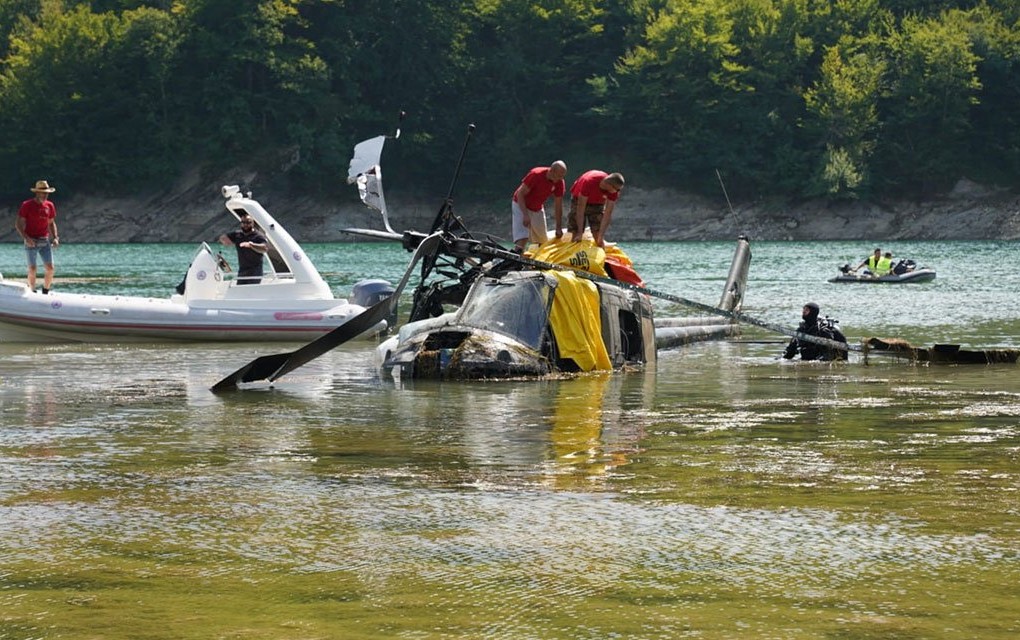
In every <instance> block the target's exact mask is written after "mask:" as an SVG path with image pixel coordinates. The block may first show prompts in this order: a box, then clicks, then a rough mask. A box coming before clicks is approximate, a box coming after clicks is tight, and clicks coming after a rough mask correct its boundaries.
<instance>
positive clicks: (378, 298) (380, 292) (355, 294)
mask: <svg viewBox="0 0 1020 640" xmlns="http://www.w3.org/2000/svg"><path fill="white" fill-rule="evenodd" d="M395 290H396V289H394V287H393V285H392V284H390V283H389V282H387V281H386V280H380V279H375V278H373V279H368V280H361V281H359V282H356V283H355V284H354V287H352V288H351V302H352V303H354V304H358V305H361V306H363V307H365V308H368V307H371V306H372V305H374V304H376V303H378V302H382V301H383V300H385V299H387V298H389V297H390V296H392V295H393V292H394V291H395ZM386 324H387V325H388V326H389V328H390V329H393V328H395V327H396V326H397V310H396V307H394V308H393V313H392V314H391V315H390V316H389V317H387V318H386Z"/></svg>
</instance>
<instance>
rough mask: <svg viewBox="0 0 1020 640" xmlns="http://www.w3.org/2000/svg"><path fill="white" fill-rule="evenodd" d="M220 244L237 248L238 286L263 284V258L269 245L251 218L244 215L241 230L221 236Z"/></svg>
mask: <svg viewBox="0 0 1020 640" xmlns="http://www.w3.org/2000/svg"><path fill="white" fill-rule="evenodd" d="M220 244H222V245H223V246H226V247H229V246H230V245H233V246H235V247H236V248H237V284H258V283H259V282H262V256H263V255H265V253H266V252H267V251H269V244H268V242H266V238H265V236H263V235H262V234H261V233H259V232H258V231H257V230H256V229H255V221H254V220H252V218H251V216H249V215H248V214H242V215H241V229H240V230H239V231H231V232H230V233H224V234H223V235H221V236H220Z"/></svg>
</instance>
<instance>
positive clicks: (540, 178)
mask: <svg viewBox="0 0 1020 640" xmlns="http://www.w3.org/2000/svg"><path fill="white" fill-rule="evenodd" d="M548 173H549V167H535V168H534V169H532V170H531V171H529V172H528V173H527V174H525V176H524V178H522V179H521V182H522V183H523V184H526V185H528V195H526V196H524V207H525V208H526V209H528V210H529V211H539V210H541V209H542V206H543V205H544V204H545V201H546V200H548V199H549V196H551V195H552V196H557V197H561V198H562V197H563V194H564V193H566V191H567V183H566V182H564V181H563V180H562V179H560V180H557V181H556V182H552V181H551V180H549V178H548V176H547V174H548ZM513 199H514V202H517V190H516V189H515V190H514V198H513Z"/></svg>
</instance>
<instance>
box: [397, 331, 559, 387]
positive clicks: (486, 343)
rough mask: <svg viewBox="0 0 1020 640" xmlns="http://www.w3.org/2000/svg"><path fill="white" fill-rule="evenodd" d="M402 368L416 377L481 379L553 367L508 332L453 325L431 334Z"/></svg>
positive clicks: (537, 373) (542, 371) (540, 372)
mask: <svg viewBox="0 0 1020 640" xmlns="http://www.w3.org/2000/svg"><path fill="white" fill-rule="evenodd" d="M403 369H404V372H405V373H407V372H409V373H410V375H411V377H413V378H443V379H478V378H515V377H525V376H541V375H546V374H548V373H550V372H551V370H552V367H551V365H550V363H549V361H548V359H546V358H545V357H543V356H542V355H541V354H539V353H538V352H537V351H534V350H532V349H529V348H527V347H525V346H523V345H521V344H520V343H517V342H516V341H513V340H509V339H507V338H506V336H503V335H500V334H498V333H495V332H491V331H485V330H480V329H473V330H470V331H467V330H464V331H461V330H455V329H451V330H447V331H436V332H433V333H431V334H429V335H428V336H427V337H426V339H425V340H424V341H423V342H422V344H421V347H420V348H419V349H418V351H417V352H416V353H415V355H414V359H413V361H412V362H411V363H410V367H407V366H405V367H403Z"/></svg>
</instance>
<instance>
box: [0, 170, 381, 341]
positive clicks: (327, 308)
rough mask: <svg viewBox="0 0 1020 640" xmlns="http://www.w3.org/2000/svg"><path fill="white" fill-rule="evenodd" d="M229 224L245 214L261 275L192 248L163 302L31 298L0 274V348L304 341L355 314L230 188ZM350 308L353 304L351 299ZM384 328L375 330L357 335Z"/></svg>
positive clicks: (293, 245) (261, 212)
mask: <svg viewBox="0 0 1020 640" xmlns="http://www.w3.org/2000/svg"><path fill="white" fill-rule="evenodd" d="M223 195H224V197H225V198H226V208H227V211H228V212H230V214H231V216H232V219H239V218H240V217H242V216H251V218H252V220H254V222H255V224H256V225H257V228H258V230H259V231H260V232H261V233H262V234H263V236H264V237H265V238H266V243H267V246H268V247H270V249H271V252H270V254H271V255H270V256H269V259H266V260H265V261H264V262H265V266H266V268H267V269H268V272H267V273H265V274H264V275H263V276H260V277H258V279H257V280H255V281H252V280H251V279H249V280H248V281H247V282H244V281H241V280H239V279H237V278H235V277H234V276H233V274H232V273H230V269H229V265H228V264H227V263H226V262H225V260H224V259H223V258H222V257H218V256H215V255H213V252H212V249H210V248H209V245H208V244H206V243H204V242H203V243H202V244H201V246H200V247H199V248H198V251H197V252H196V253H195V257H194V258H193V259H192V261H191V264H190V265H189V266H188V270H187V274H186V276H185V279H184V281H183V282H182V283H181V285H180V287H179V289H178V293H177V294H176V295H173V296H170V297H169V298H142V297H138V296H117V295H93V294H84V293H67V292H64V291H63V290H62V289H58V290H56V291H51V292H50V293H49V294H46V295H44V294H41V293H36V292H34V291H31V290H30V289H29V288H28V286H27V285H26V284H24V283H21V282H11V281H4V279H3V276H2V275H0V341H4V342H41V341H54V340H57V341H63V342H163V341H188V342H197V341H217V342H222V341H236V342H240V341H254V342H267V341H276V342H310V341H312V340H315V339H316V338H318V337H320V336H322V335H324V334H326V333H328V332H330V331H332V330H333V329H335V328H336V327H338V326H340V325H342V324H343V323H345V322H347V321H348V320H350V319H351V318H353V317H355V316H357V315H358V314H360V313H362V312H363V311H365V307H364V306H362V305H360V304H355V303H352V302H349V301H348V300H345V299H343V298H335V297H334V296H333V293H332V292H331V291H330V288H329V285H327V284H326V282H325V281H324V280H323V279H322V276H320V275H319V272H318V270H316V268H315V265H314V264H312V260H311V259H310V258H309V257H308V255H307V254H305V252H304V250H303V249H302V248H301V246H300V245H299V244H298V243H297V241H295V240H294V238H293V237H291V235H290V234H289V233H287V231H286V229H284V228H283V225H282V224H280V223H279V222H278V221H277V220H276V219H275V218H274V217H273V216H271V215H270V214H269V212H268V211H266V210H265V209H264V208H263V207H262V205H260V204H259V203H258V202H257V201H255V200H252V199H251V198H250V196H248V197H246V196H244V195H243V194H241V193H240V189H239V188H238V187H236V186H225V187H223ZM359 301H360V300H359ZM385 330H386V322H380V323H378V324H377V325H376V326H374V327H372V328H371V329H369V330H368V331H366V332H365V333H363V334H362V336H375V335H377V334H378V333H380V332H383V331H385Z"/></svg>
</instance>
